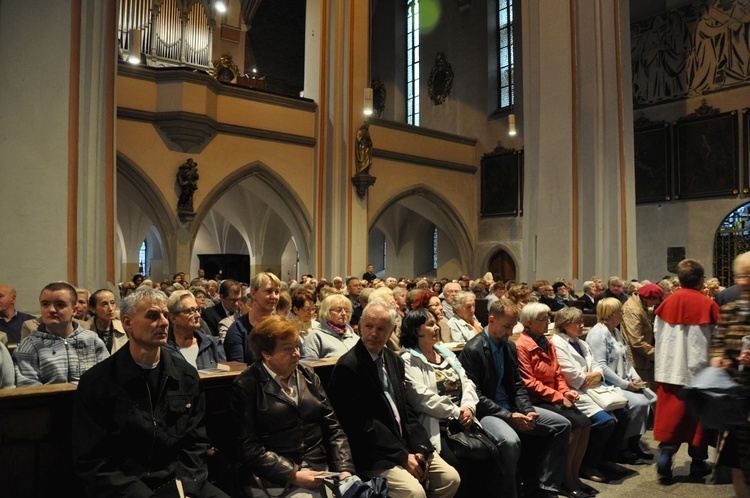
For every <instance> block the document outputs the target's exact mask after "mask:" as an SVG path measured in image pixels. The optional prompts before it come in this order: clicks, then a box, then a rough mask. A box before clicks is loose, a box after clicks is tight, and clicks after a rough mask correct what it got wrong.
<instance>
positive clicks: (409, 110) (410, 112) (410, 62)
mask: <svg viewBox="0 0 750 498" xmlns="http://www.w3.org/2000/svg"><path fill="white" fill-rule="evenodd" d="M406 8H407V11H406V122H407V123H409V124H410V125H414V126H419V0H409V3H408V4H407V7H406Z"/></svg>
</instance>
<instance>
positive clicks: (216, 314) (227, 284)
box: [203, 280, 242, 337]
mask: <svg viewBox="0 0 750 498" xmlns="http://www.w3.org/2000/svg"><path fill="white" fill-rule="evenodd" d="M241 294H242V288H241V287H240V284H239V282H237V281H236V280H224V281H223V282H222V283H221V286H220V287H219V296H220V298H221V299H220V301H219V304H217V305H216V306H213V307H211V308H207V309H206V311H205V312H204V313H203V319H204V320H205V321H206V323H207V324H208V328H209V329H210V330H211V335H213V336H217V337H218V335H219V322H220V321H222V320H223V319H224V318H226V317H228V316H229V315H232V314H234V313H236V312H237V309H238V308H239V302H240V295H241Z"/></svg>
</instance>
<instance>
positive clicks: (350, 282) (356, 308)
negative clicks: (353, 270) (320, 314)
mask: <svg viewBox="0 0 750 498" xmlns="http://www.w3.org/2000/svg"><path fill="white" fill-rule="evenodd" d="M361 292H362V282H361V281H360V280H359V279H358V278H357V277H347V279H346V293H347V295H348V296H349V300H350V301H351V302H352V313H351V314H350V315H349V325H351V326H352V327H353V328H355V329H356V328H357V326H358V325H359V318H360V317H361V316H362V305H361V304H360V302H359V294H360V293H361Z"/></svg>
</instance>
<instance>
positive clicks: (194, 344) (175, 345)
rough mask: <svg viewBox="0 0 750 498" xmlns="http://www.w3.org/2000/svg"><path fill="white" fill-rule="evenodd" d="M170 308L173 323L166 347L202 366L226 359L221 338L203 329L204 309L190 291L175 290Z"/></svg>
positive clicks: (176, 354)
mask: <svg viewBox="0 0 750 498" xmlns="http://www.w3.org/2000/svg"><path fill="white" fill-rule="evenodd" d="M167 308H168V309H169V322H170V324H171V325H172V326H171V327H170V330H169V339H168V340H167V344H166V345H165V346H164V349H165V350H167V351H169V352H170V353H172V354H173V355H175V356H179V357H180V358H182V359H184V360H185V361H187V362H188V363H190V364H191V365H192V366H193V367H194V368H196V369H198V370H202V369H204V368H216V367H217V366H218V363H219V362H220V361H226V359H227V357H226V355H225V354H224V347H222V346H221V345H220V344H219V341H218V339H216V338H215V337H212V336H210V335H206V334H204V333H202V332H200V327H201V311H200V308H199V307H198V303H196V302H195V296H193V294H192V293H191V292H190V291H186V290H182V291H174V292H173V293H172V294H171V295H170V296H169V299H168V300H167Z"/></svg>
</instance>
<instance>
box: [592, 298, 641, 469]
mask: <svg viewBox="0 0 750 498" xmlns="http://www.w3.org/2000/svg"><path fill="white" fill-rule="evenodd" d="M596 319H597V321H598V322H599V323H597V324H596V325H594V327H593V328H592V329H591V331H589V333H588V335H587V336H586V342H587V343H588V345H589V346H590V347H591V354H592V355H593V357H594V359H595V360H596V361H597V363H599V366H600V367H601V368H602V374H603V375H604V381H605V382H606V383H607V384H610V385H613V386H616V387H619V388H620V389H621V390H622V394H623V396H625V397H626V398H627V399H628V406H627V410H628V414H629V415H630V424H628V429H627V431H626V432H625V438H626V439H627V441H628V450H630V452H632V453H633V455H628V454H626V455H624V457H625V458H626V459H633V458H638V457H640V458H649V455H650V456H653V455H651V454H650V453H648V452H645V451H643V450H642V449H641V448H640V443H639V441H640V439H641V436H642V435H643V434H644V433H645V432H646V429H647V428H648V419H649V413H650V412H651V411H652V410H653V409H654V405H655V404H656V394H655V393H654V392H653V391H652V390H651V389H648V388H647V387H646V384H645V382H643V379H641V377H640V375H638V372H636V370H635V368H634V367H633V364H632V363H631V362H630V358H629V355H628V345H627V344H626V343H625V339H623V338H622V334H621V333H620V331H619V330H618V328H617V327H618V325H620V324H621V323H622V303H621V302H620V300H619V299H617V298H614V297H606V298H604V299H602V300H601V301H599V302H598V303H597V305H596Z"/></svg>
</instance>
